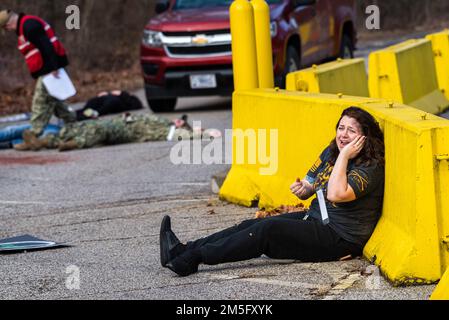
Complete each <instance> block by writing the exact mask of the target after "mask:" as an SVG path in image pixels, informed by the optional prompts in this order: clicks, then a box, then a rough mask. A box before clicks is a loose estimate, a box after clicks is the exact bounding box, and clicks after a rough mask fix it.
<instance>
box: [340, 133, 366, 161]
mask: <svg viewBox="0 0 449 320" xmlns="http://www.w3.org/2000/svg"><path fill="white" fill-rule="evenodd" d="M365 142H366V137H364V136H357V137H356V138H355V139H354V140H353V141H352V142H351V143H349V144H348V145H347V146H345V147H344V148H343V150H341V154H343V155H345V156H346V157H347V158H348V160H352V159H354V158H356V157H357V156H358V155H359V153H360V152H361V151H362V149H363V147H364V146H365Z"/></svg>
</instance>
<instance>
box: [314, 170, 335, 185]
mask: <svg viewBox="0 0 449 320" xmlns="http://www.w3.org/2000/svg"><path fill="white" fill-rule="evenodd" d="M333 169H334V166H331V165H330V164H329V163H326V166H325V167H324V169H323V170H321V172H320V173H318V176H317V177H316V180H315V183H314V184H313V187H314V189H315V190H318V189H327V182H328V181H329V179H330V177H331V174H332V170H333Z"/></svg>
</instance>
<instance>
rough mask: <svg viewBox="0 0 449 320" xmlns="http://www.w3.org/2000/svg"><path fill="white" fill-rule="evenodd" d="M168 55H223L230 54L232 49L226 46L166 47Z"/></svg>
mask: <svg viewBox="0 0 449 320" xmlns="http://www.w3.org/2000/svg"><path fill="white" fill-rule="evenodd" d="M167 50H168V51H169V54H170V55H176V56H181V55H183V56H191V55H195V56H198V55H200V56H207V55H218V54H220V55H224V54H230V53H231V51H232V47H231V45H230V44H228V45H226V44H225V45H217V46H204V47H167Z"/></svg>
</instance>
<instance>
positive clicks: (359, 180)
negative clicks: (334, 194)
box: [349, 171, 368, 192]
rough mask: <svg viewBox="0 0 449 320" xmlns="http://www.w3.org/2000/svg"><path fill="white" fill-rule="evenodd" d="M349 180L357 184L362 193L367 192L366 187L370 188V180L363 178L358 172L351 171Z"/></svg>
mask: <svg viewBox="0 0 449 320" xmlns="http://www.w3.org/2000/svg"><path fill="white" fill-rule="evenodd" d="M349 179H351V180H352V181H354V182H355V184H356V185H357V188H358V189H359V191H360V192H363V191H365V189H366V187H367V186H368V179H367V178H366V177H363V176H361V175H360V173H358V172H357V171H351V172H350V173H349Z"/></svg>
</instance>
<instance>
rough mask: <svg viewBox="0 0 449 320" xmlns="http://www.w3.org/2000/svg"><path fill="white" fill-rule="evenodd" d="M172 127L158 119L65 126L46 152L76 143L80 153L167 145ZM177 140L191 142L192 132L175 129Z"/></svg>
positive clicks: (132, 118)
mask: <svg viewBox="0 0 449 320" xmlns="http://www.w3.org/2000/svg"><path fill="white" fill-rule="evenodd" d="M172 126H173V123H172V122H171V121H169V120H167V119H164V118H161V117H158V116H155V115H133V116H128V117H115V118H111V119H100V120H88V121H84V122H78V123H74V124H69V125H67V126H65V127H64V128H63V129H62V130H61V131H60V133H59V136H55V135H49V136H48V137H47V138H46V147H47V148H50V149H51V148H57V147H58V146H59V145H60V143H61V142H67V141H75V142H76V146H77V148H78V149H84V148H92V147H95V146H100V145H114V144H123V143H131V142H146V141H166V140H167V137H168V135H169V132H170V128H171V127H172ZM174 137H175V139H179V138H182V139H190V138H192V132H191V131H189V130H185V129H176V130H175V133H174Z"/></svg>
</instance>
